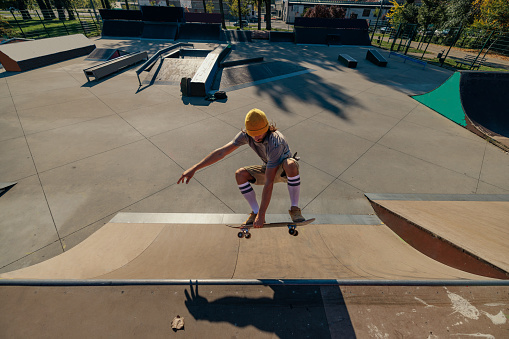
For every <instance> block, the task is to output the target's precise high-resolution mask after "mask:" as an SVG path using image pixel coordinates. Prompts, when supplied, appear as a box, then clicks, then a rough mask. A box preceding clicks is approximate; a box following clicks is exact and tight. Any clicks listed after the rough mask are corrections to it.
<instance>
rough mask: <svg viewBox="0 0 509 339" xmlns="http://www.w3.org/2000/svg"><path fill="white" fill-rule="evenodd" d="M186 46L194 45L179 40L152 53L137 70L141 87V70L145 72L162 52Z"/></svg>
mask: <svg viewBox="0 0 509 339" xmlns="http://www.w3.org/2000/svg"><path fill="white" fill-rule="evenodd" d="M184 46H188V47H189V46H190V47H194V45H193V44H190V43H185V42H178V43H176V44H173V45H171V46H169V47H166V48H163V49H160V50H159V51H157V52H156V53H155V54H154V55H152V56H151V57H150V58H149V59H148V60H147V61H146V62H145V63H144V64H143V65H141V66H140V68H138V70H137V71H136V76H137V77H138V82H139V83H140V87H141V80H140V73H141V72H143V71H144V70H145V69H146V68H147V67H148V66H150V65H152V64H153V63H154V62H155V61H156V59H157V58H158V57H159V56H160V55H161V54H163V53H166V52H168V51H171V50H172V49H175V48H177V47H184Z"/></svg>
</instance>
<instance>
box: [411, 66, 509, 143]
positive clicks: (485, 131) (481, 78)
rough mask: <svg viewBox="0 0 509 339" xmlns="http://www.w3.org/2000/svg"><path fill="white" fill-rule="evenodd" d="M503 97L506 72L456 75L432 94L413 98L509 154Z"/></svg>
mask: <svg viewBox="0 0 509 339" xmlns="http://www.w3.org/2000/svg"><path fill="white" fill-rule="evenodd" d="M507 93H509V73H508V72H478V71H459V72H456V73H454V74H453V75H452V76H451V77H450V78H449V79H448V80H447V81H446V82H444V83H443V84H442V85H441V86H440V87H438V88H436V89H435V90H433V91H431V92H429V93H426V94H422V95H416V96H413V98H414V99H415V100H417V101H419V102H420V103H422V104H424V105H426V106H428V107H429V108H431V109H433V110H435V111H436V112H438V113H440V114H442V115H443V116H445V117H446V118H448V119H450V120H452V121H454V122H455V123H457V124H459V125H461V126H463V127H465V128H467V129H468V130H470V131H472V132H474V133H475V134H477V135H479V136H481V137H483V138H488V139H489V140H490V141H492V142H493V143H494V144H496V145H497V146H499V147H500V148H502V149H504V150H506V151H509V114H508V113H507V112H508V109H507V106H508V105H507Z"/></svg>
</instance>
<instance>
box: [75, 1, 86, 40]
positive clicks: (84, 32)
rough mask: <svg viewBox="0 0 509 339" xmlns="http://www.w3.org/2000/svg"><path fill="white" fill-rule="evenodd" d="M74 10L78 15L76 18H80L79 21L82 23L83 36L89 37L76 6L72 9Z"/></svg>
mask: <svg viewBox="0 0 509 339" xmlns="http://www.w3.org/2000/svg"><path fill="white" fill-rule="evenodd" d="M72 9H73V10H74V12H75V13H76V17H77V18H78V21H79V22H80V26H81V29H82V30H83V34H85V36H87V31H86V30H85V27H84V26H83V22H81V18H80V14H79V13H78V10H77V9H76V7H74V6H73V7H72Z"/></svg>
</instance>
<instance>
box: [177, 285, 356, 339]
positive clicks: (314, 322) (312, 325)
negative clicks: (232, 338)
mask: <svg viewBox="0 0 509 339" xmlns="http://www.w3.org/2000/svg"><path fill="white" fill-rule="evenodd" d="M199 288H200V289H201V290H202V294H203V295H200V293H199ZM184 293H185V295H186V301H185V305H186V307H187V309H188V310H189V313H190V314H191V315H192V316H193V317H194V318H195V319H196V320H202V321H203V320H205V321H209V322H212V323H215V322H228V323H231V324H233V325H234V326H236V327H240V328H245V327H247V326H254V327H256V328H257V329H258V330H260V331H263V332H267V333H274V334H275V335H276V336H277V337H278V338H331V337H337V336H338V335H340V337H341V338H355V332H354V329H353V326H352V323H351V321H350V317H349V315H348V310H347V308H346V305H345V302H344V299H343V296H342V293H341V290H340V288H339V286H326V287H323V286H322V287H320V286H313V285H306V286H303V285H293V286H288V285H276V286H262V285H256V286H253V285H251V286H245V285H244V286H242V285H240V286H231V285H226V286H205V285H202V286H199V284H192V283H191V285H190V287H189V291H188V290H187V289H186V290H185V292H184ZM204 295H205V296H206V297H205V296H204ZM216 295H217V296H218V297H216ZM224 295H227V296H224ZM258 296H259V297H258ZM324 300H325V303H326V304H327V313H326V309H325V306H324ZM331 333H332V334H331ZM225 335H227V334H226V333H225Z"/></svg>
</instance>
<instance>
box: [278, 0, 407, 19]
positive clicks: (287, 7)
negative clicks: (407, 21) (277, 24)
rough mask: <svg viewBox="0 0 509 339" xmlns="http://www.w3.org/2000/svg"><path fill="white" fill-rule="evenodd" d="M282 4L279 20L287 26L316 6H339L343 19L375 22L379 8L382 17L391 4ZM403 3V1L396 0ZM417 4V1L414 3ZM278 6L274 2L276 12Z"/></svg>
mask: <svg viewBox="0 0 509 339" xmlns="http://www.w3.org/2000/svg"><path fill="white" fill-rule="evenodd" d="M281 1H282V2H283V4H282V6H281V8H282V13H281V16H280V17H281V18H282V19H283V20H284V21H285V22H286V23H288V24H293V23H294V21H295V18H296V17H301V16H304V12H305V11H306V10H307V9H308V8H311V7H314V6H316V5H325V6H340V7H343V8H345V9H346V15H345V18H352V19H366V20H376V15H377V13H378V11H379V10H380V8H381V9H382V17H381V19H384V18H385V15H386V14H387V13H388V12H389V10H390V9H391V7H392V4H391V3H390V2H389V0H372V1H369V0H367V1H334V0H281ZM398 2H404V0H398ZM416 2H417V1H416ZM277 9H278V5H277V2H276V11H277Z"/></svg>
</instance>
